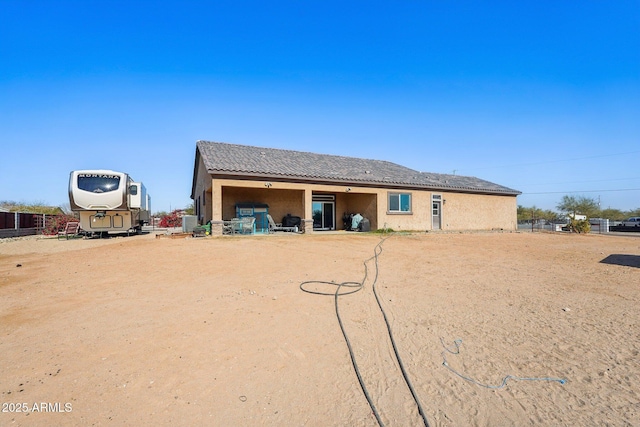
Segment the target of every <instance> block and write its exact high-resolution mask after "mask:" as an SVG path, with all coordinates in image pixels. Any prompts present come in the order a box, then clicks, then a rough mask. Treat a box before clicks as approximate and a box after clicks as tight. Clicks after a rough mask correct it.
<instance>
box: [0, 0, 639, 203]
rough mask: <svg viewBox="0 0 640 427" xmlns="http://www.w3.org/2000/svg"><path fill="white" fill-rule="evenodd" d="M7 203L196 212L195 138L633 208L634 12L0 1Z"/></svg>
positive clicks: (607, 7) (513, 6) (610, 5)
mask: <svg viewBox="0 0 640 427" xmlns="http://www.w3.org/2000/svg"><path fill="white" fill-rule="evenodd" d="M0 64H1V65H0V141H1V146H2V148H1V149H0V150H1V152H0V174H1V176H2V180H1V184H0V200H12V201H18V202H25V203H31V202H44V203H47V204H51V205H63V204H65V203H68V195H67V187H68V177H69V172H70V171H72V170H76V169H93V168H102V169H113V170H117V171H123V172H128V173H129V174H130V175H132V177H133V178H134V179H136V180H140V181H142V182H144V183H145V186H146V187H147V190H148V191H149V193H150V194H151V196H152V204H153V210H154V211H159V210H164V211H168V210H169V209H170V208H176V207H185V206H187V205H188V204H189V203H190V202H191V200H190V198H189V196H190V191H191V181H192V174H193V163H194V154H195V142H196V141H197V140H199V139H203V140H212V141H222V142H231V143H237V144H247V145H257V146H265V147H274V148H287V149H296V150H302V151H313V152H318V153H327V154H337V155H346V156H356V157H366V158H374V159H382V160H389V161H392V162H396V163H399V164H402V165H404V166H408V167H411V168H414V169H416V170H420V171H428V172H441V173H454V171H455V173H457V174H460V175H471V176H476V177H479V178H482V179H486V180H489V181H493V182H496V183H498V184H501V185H505V186H508V187H511V188H515V189H517V190H520V191H522V192H523V193H524V194H523V195H522V196H519V198H518V204H521V205H524V206H533V205H535V206H537V207H540V208H542V209H555V206H556V205H557V204H558V202H559V201H560V199H561V198H562V196H563V195H565V194H572V195H581V196H587V197H593V198H595V199H599V200H600V202H601V206H602V207H603V208H607V207H611V208H618V209H622V210H631V209H636V208H640V167H639V165H640V2H638V1H615V2H601V1H597V2H591V1H583V2H552V1H548V2H545V1H522V2H513V1H504V2H503V1H494V2H484V3H482V2H465V1H418V0H411V1H408V0H407V1H387V2H383V1H367V2H365V1H353V2H333V1H321V2H320V1H281V2H277V1H275V2H261V1H233V2H230V1H219V2H215V1H174V2H170V1H113V0H110V1H90V2H87V1H63V0H57V1H35V0H34V1H31V0H20V1H18V0H15V1H14V0H4V1H2V2H0Z"/></svg>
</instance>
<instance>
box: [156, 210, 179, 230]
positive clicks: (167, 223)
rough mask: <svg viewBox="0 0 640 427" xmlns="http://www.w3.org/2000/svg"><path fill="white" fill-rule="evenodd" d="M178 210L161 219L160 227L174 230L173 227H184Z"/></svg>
mask: <svg viewBox="0 0 640 427" xmlns="http://www.w3.org/2000/svg"><path fill="white" fill-rule="evenodd" d="M178 212H179V211H178V210H175V211H173V212H171V213H170V214H167V215H165V216H163V217H162V218H160V224H159V225H160V227H162V228H173V227H182V217H181V216H179V215H178Z"/></svg>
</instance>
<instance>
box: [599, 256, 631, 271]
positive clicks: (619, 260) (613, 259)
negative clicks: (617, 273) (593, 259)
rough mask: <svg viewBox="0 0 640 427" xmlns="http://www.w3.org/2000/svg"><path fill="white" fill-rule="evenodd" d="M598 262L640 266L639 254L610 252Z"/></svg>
mask: <svg viewBox="0 0 640 427" xmlns="http://www.w3.org/2000/svg"><path fill="white" fill-rule="evenodd" d="M600 262H601V263H603V264H615V265H623V266H625V267H636V268H640V255H625V254H611V255H609V256H608V257H606V258H605V259H603V260H602V261H600Z"/></svg>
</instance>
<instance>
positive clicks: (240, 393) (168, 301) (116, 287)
mask: <svg viewBox="0 0 640 427" xmlns="http://www.w3.org/2000/svg"><path fill="white" fill-rule="evenodd" d="M383 239H384V240H383ZM377 245H379V246H378V247H379V248H380V249H381V253H380V254H379V256H378V257H377V263H376V259H374V258H373V255H374V251H375V250H376V249H375V248H376V246H377ZM376 264H377V268H376ZM365 266H366V278H365ZM363 279H364V286H363V287H362V289H361V290H360V291H359V292H356V293H353V294H350V295H344V296H341V297H339V298H338V310H339V314H340V317H341V319H342V322H343V325H344V328H345V331H346V333H347V336H348V338H349V340H350V343H351V345H352V348H353V352H354V359H355V361H356V364H357V366H358V369H359V372H360V374H361V377H362V381H363V384H364V385H365V387H366V389H367V390H368V393H369V395H370V397H371V399H372V403H373V405H374V407H375V408H376V410H377V412H378V414H379V417H380V420H381V421H382V422H383V423H384V425H387V426H420V425H424V422H423V419H422V417H421V416H420V414H419V410H418V405H417V404H416V400H414V399H413V398H412V394H411V393H410V391H409V389H408V386H407V384H406V383H405V381H404V380H403V376H402V373H401V370H400V368H399V366H398V362H397V361H396V359H395V355H394V349H393V346H392V344H391V342H390V339H389V336H388V334H387V329H386V327H385V323H384V319H383V316H382V313H381V311H380V309H379V308H378V305H377V303H376V299H375V295H374V293H373V284H374V281H375V288H376V290H377V294H378V296H379V298H380V301H381V305H382V307H383V309H384V312H385V313H386V315H387V318H388V321H389V324H390V325H391V330H392V333H393V337H394V339H395V343H396V347H397V351H398V354H399V355H400V357H401V360H402V363H403V366H404V368H405V370H406V372H407V374H408V375H407V376H408V378H409V380H410V382H411V384H412V386H413V389H414V391H415V394H416V396H417V401H418V402H419V403H420V405H421V407H422V409H423V411H424V415H425V418H426V419H427V421H428V423H429V425H430V426H529V425H537V426H587V425H594V426H595V425H598V426H604V425H610V426H640V354H639V352H640V310H639V309H638V307H639V303H640V238H638V237H636V236H628V237H627V236H621V237H618V236H604V235H586V236H585V235H571V234H563V233H557V234H545V233H441V234H438V233H428V234H412V235H387V236H382V235H377V234H358V233H346V232H342V233H334V234H321V233H316V234H314V235H298V234H290V233H281V234H277V235H270V236H221V237H205V238H185V239H169V238H156V237H155V236H154V234H153V233H151V234H146V235H140V236H131V237H122V238H110V239H102V240H100V239H92V240H85V239H74V240H68V241H67V240H57V239H55V238H43V237H30V238H18V239H2V240H1V241H0V362H1V366H2V368H1V374H0V393H1V399H0V401H1V403H2V408H1V409H2V412H0V425H2V426H11V425H16V426H50V425H58V426H79V425H82V426H105V425H113V426H120V425H131V426H376V425H378V421H377V420H376V417H375V416H374V413H373V411H372V408H371V407H370V406H369V404H368V402H367V400H366V398H365V396H364V394H363V390H362V388H361V386H360V384H359V382H358V378H357V376H356V374H355V371H354V366H353V365H352V362H351V358H350V356H349V352H348V349H347V345H346V343H345V339H344V337H343V335H342V332H341V329H340V326H339V324H338V320H337V317H336V306H335V298H334V296H332V295H317V294H312V293H307V292H303V291H302V290H301V288H300V284H301V282H304V281H314V280H317V281H328V282H334V283H341V282H346V281H353V282H361V281H363ZM305 288H308V289H309V290H314V291H319V292H320V293H327V294H332V293H333V292H335V290H336V289H337V287H335V286H332V285H327V284H324V285H323V284H313V283H312V284H307V285H305ZM354 289H355V288H344V287H342V288H340V290H341V292H344V291H346V290H354ZM445 360H446V362H447V365H446V366H445V364H443V362H444V361H445ZM463 377H464V378H463ZM505 378H506V381H505ZM523 378H530V379H531V380H525V379H523ZM560 380H562V381H560Z"/></svg>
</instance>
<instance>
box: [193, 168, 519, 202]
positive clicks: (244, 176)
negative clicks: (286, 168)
mask: <svg viewBox="0 0 640 427" xmlns="http://www.w3.org/2000/svg"><path fill="white" fill-rule="evenodd" d="M207 172H208V173H209V174H210V175H211V177H212V178H218V179H239V180H247V181H248V180H260V181H264V180H269V181H275V182H299V183H305V184H327V185H349V186H354V187H356V186H359V187H367V188H388V189H407V190H431V191H449V192H456V193H470V194H486V195H498V196H518V195H520V194H522V193H521V192H520V191H516V190H510V189H509V190H505V191H500V190H491V189H486V188H484V189H483V188H471V187H456V186H448V185H432V184H421V183H415V184H414V183H400V182H385V181H357V180H343V179H339V178H334V179H330V178H315V177H304V176H293V175H273V174H260V173H247V172H237V171H221V170H211V169H209V170H208V171H207ZM192 198H193V197H192Z"/></svg>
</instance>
